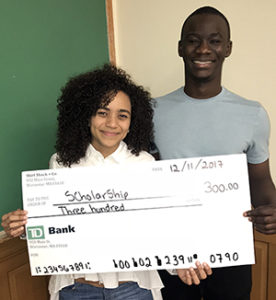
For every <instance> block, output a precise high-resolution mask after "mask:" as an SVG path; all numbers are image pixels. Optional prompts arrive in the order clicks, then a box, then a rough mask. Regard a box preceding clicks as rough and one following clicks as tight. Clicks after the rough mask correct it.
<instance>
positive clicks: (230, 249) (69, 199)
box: [22, 154, 254, 275]
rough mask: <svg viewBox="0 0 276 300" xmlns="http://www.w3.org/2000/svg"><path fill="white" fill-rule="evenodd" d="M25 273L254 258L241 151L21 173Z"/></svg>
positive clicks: (213, 264)
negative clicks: (26, 253)
mask: <svg viewBox="0 0 276 300" xmlns="http://www.w3.org/2000/svg"><path fill="white" fill-rule="evenodd" d="M22 188H23V200H24V209H26V210H28V212H29V213H28V224H27V226H26V231H27V239H28V249H29V257H30V263H31V272H32V275H44V274H70V273H95V272H113V271H130V270H150V269H174V268H186V267H189V266H190V265H194V263H195V261H196V260H199V261H201V262H204V261H205V262H207V263H208V264H209V265H210V266H211V267H222V266H232V265H243V264H252V263H254V250H253V233H252V226H251V224H250V222H248V220H247V219H246V218H244V217H243V215H242V214H243V212H244V211H246V210H249V209H250V208H251V205H250V197H249V185H248V174H247V162H246V156H245V155H243V154H237V155H226V156H209V157H199V158H191V159H178V160H164V161H158V162H149V163H138V164H133V165H112V166H109V167H82V168H81V167H80V168H73V169H54V170H39V171H26V172H23V173H22Z"/></svg>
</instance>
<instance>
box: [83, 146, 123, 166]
mask: <svg viewBox="0 0 276 300" xmlns="http://www.w3.org/2000/svg"><path fill="white" fill-rule="evenodd" d="M126 155H127V145H126V143H125V142H123V141H121V142H120V144H119V147H118V148H117V149H116V151H114V152H113V153H111V154H110V155H109V156H107V157H106V158H104V157H103V155H102V154H101V153H100V152H99V151H97V150H96V149H95V148H94V147H93V146H92V145H91V144H89V146H88V148H87V150H86V155H85V158H86V160H90V159H93V160H97V161H113V162H115V163H120V162H122V161H123V160H124V159H125V156H126Z"/></svg>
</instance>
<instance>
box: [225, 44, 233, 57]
mask: <svg viewBox="0 0 276 300" xmlns="http://www.w3.org/2000/svg"><path fill="white" fill-rule="evenodd" d="M232 45H233V43H232V41H230V40H229V42H228V44H227V49H226V54H225V57H228V56H230V55H231V53H232Z"/></svg>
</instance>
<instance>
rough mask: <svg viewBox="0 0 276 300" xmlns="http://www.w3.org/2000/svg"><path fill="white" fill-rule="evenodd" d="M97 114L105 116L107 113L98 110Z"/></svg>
mask: <svg viewBox="0 0 276 300" xmlns="http://www.w3.org/2000/svg"><path fill="white" fill-rule="evenodd" d="M97 115H99V116H102V117H104V116H106V115H107V113H106V111H102V110H99V111H98V112H97Z"/></svg>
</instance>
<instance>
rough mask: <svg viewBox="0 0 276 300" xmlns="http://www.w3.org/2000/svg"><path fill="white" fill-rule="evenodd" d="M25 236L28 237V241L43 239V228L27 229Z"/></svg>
mask: <svg viewBox="0 0 276 300" xmlns="http://www.w3.org/2000/svg"><path fill="white" fill-rule="evenodd" d="M27 235H28V240H39V239H45V235H44V227H43V226H34V227H27Z"/></svg>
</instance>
